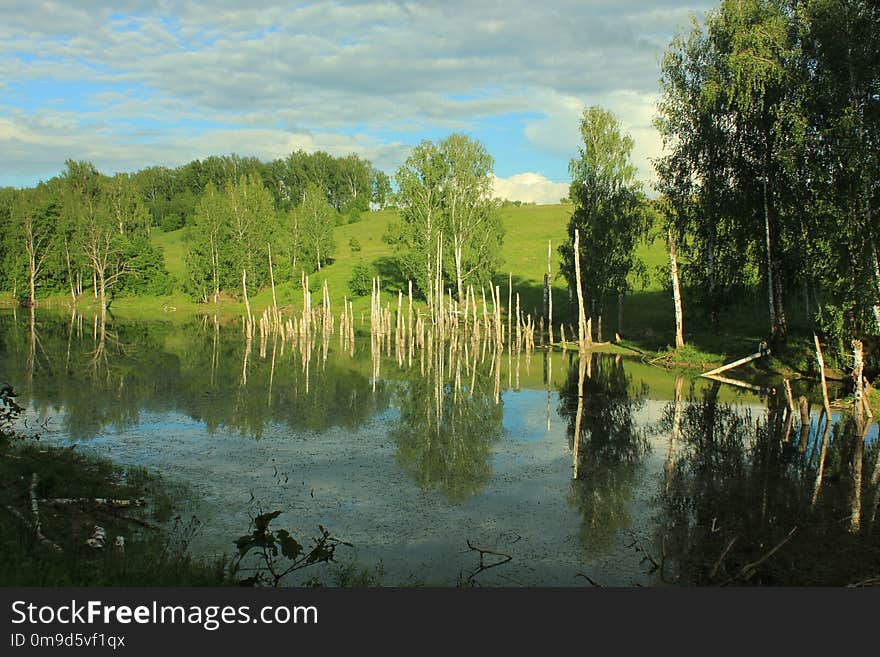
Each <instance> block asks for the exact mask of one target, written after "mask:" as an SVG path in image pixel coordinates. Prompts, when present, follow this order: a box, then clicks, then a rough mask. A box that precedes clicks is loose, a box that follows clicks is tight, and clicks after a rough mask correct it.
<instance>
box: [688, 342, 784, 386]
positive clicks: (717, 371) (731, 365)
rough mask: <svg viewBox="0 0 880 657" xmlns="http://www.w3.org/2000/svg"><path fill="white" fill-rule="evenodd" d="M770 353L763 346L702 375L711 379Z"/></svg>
mask: <svg viewBox="0 0 880 657" xmlns="http://www.w3.org/2000/svg"><path fill="white" fill-rule="evenodd" d="M769 355H770V349H769V348H764V347H762V348H761V349H759V350H758V351H756V352H755V353H753V354H752V355H750V356H746V357H744V358H740V359H739V360H735V361H733V362H732V363H728V364H727V365H722V366H721V367H716V368H715V369H714V370H709V371H708V372H703V373H702V374H701V375H700V376H704V377H706V378H709V379H711V378H713V377H717V376H718V375H719V374H721V373H722V372H726V371H727V370H732V369H733V368H735V367H739V366H740V365H745V364H746V363H750V362H752V361H753V360H757V359H758V358H761V357H762V356H769Z"/></svg>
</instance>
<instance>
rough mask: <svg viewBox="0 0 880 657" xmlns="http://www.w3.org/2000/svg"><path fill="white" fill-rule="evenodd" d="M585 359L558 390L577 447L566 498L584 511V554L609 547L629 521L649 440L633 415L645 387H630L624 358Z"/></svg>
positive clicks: (641, 402) (570, 436)
mask: <svg viewBox="0 0 880 657" xmlns="http://www.w3.org/2000/svg"><path fill="white" fill-rule="evenodd" d="M589 358H590V359H591V360H590V362H589V363H586V362H585V363H584V365H585V367H583V368H581V367H580V363H578V366H574V363H570V366H569V372H568V379H567V380H566V382H565V384H564V386H563V388H562V390H561V391H560V405H559V413H560V415H562V416H563V417H566V418H567V419H568V431H567V435H568V440H569V445H570V446H571V448H572V450H573V451H574V448H575V442H574V440H575V433H576V430H577V428H578V426H579V427H580V437H579V440H580V442H579V444H578V445H577V470H576V472H577V478H575V479H573V481H572V483H571V489H570V492H569V497H568V501H569V503H570V504H571V505H572V506H574V507H575V508H577V509H578V511H580V513H581V514H583V522H582V523H581V527H580V531H579V539H580V543H581V547H582V549H583V552H584V555H585V556H595V555H596V554H598V553H601V552H602V551H604V550H607V549H608V548H609V547H610V545H611V544H612V541H613V540H614V537H615V536H616V535H617V534H618V532H620V531H621V530H623V529H626V528H627V527H628V526H629V524H630V516H629V506H630V503H631V501H632V497H633V493H634V489H635V486H636V484H637V482H638V478H639V473H640V471H641V469H642V466H643V461H644V457H645V455H646V454H647V452H648V442H647V438H646V436H645V433H644V431H643V430H641V429H639V428H638V427H637V426H636V423H635V420H634V418H633V414H634V412H635V411H636V410H638V409H639V408H641V407H642V406H643V405H644V403H645V397H646V395H647V392H648V388H647V386H645V385H644V384H642V386H641V387H639V388H637V389H633V386H632V381H631V377H628V376H627V375H626V373H625V372H624V364H623V360H622V359H620V358H614V357H609V356H604V355H600V354H592V355H591V356H589ZM581 370H583V411H582V418H581V421H580V422H578V418H577V414H578V383H579V382H578V378H579V371H581Z"/></svg>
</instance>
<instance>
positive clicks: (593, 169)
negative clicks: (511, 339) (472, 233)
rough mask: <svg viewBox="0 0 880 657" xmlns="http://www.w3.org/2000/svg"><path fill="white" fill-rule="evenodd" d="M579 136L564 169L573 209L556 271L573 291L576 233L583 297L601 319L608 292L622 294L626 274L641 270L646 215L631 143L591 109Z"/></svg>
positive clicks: (604, 114) (603, 113) (605, 115)
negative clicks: (576, 149)
mask: <svg viewBox="0 0 880 657" xmlns="http://www.w3.org/2000/svg"><path fill="white" fill-rule="evenodd" d="M581 137H582V139H583V143H582V145H581V147H580V156H579V157H578V158H576V159H574V160H572V161H571V164H570V166H569V170H570V172H571V175H572V183H571V192H570V196H571V198H572V199H573V200H574V201H575V203H576V208H575V211H574V213H573V214H572V216H571V220H570V221H569V224H568V237H569V241H567V242H565V243H563V244H561V245H560V247H559V252H560V254H561V255H562V263H561V268H560V270H561V272H562V273H563V275H564V276H565V277H566V279H567V280H568V283H569V285H570V286H571V287H572V288H574V286H575V285H576V276H575V262H574V234H575V230H577V231H578V232H579V235H580V261H581V262H580V268H581V284H582V289H583V293H584V298H585V299H586V300H588V301H589V302H591V308H592V313H593V314H595V315H599V316H601V315H602V303H603V299H604V298H605V297H606V296H607V295H608V293H610V292H618V293H621V292H626V291H627V290H629V288H630V280H631V275H632V274H638V273H639V272H640V271H641V270H643V269H644V265H643V264H642V263H641V261H640V260H639V259H638V257H637V256H636V246H637V244H638V243H639V242H640V241H641V240H642V239H644V237H645V236H646V233H647V229H648V226H649V225H650V215H649V213H648V212H647V211H646V201H645V199H644V197H643V195H642V193H641V190H640V186H639V184H638V182H637V181H636V178H635V173H636V172H635V167H634V166H633V164H632V162H631V159H630V158H631V155H632V149H633V140H632V138H631V137H629V135H625V134H623V133H622V132H621V127H620V122H619V120H618V119H617V118H616V117H615V116H614V115H613V114H611V113H610V112H608V111H607V110H604V109H602V108H599V107H590V108H588V109H586V110H585V111H584V114H583V116H582V118H581Z"/></svg>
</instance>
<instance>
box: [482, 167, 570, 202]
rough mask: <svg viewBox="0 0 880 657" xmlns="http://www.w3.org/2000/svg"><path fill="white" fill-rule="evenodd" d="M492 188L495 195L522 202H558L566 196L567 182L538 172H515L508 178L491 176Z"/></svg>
mask: <svg viewBox="0 0 880 657" xmlns="http://www.w3.org/2000/svg"><path fill="white" fill-rule="evenodd" d="M492 189H493V191H494V194H495V196H496V197H498V198H500V199H505V200H508V201H522V202H524V203H537V204H538V205H542V204H546V203H559V199H561V198H563V197H565V196H568V183H557V182H553V181H552V180H549V179H548V178H547V177H545V176H543V175H541V174H540V173H517V174H514V175H512V176H510V177H509V178H499V177H498V176H492Z"/></svg>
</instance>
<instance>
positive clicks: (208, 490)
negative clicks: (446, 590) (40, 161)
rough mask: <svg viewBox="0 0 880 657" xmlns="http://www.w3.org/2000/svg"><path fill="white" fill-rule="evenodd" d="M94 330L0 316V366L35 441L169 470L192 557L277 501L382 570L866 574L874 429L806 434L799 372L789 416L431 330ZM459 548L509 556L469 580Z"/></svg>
mask: <svg viewBox="0 0 880 657" xmlns="http://www.w3.org/2000/svg"><path fill="white" fill-rule="evenodd" d="M99 324H100V323H99V321H98V320H97V319H95V318H93V317H91V316H89V317H83V316H81V315H80V316H74V317H64V316H60V315H56V314H51V313H42V312H38V313H37V314H36V317H35V319H34V322H33V323H32V322H31V320H30V314H29V313H28V312H26V311H25V312H21V311H20V310H19V311H17V312H13V311H11V310H8V311H7V310H4V311H2V312H0V336H2V337H0V354H2V365H0V382H8V383H10V384H11V385H12V386H13V387H14V388H15V390H16V391H17V392H18V393H19V402H20V403H22V405H24V406H25V407H26V408H28V409H29V411H30V417H29V419H28V424H29V426H30V427H32V428H33V427H34V426H37V425H43V427H44V428H43V429H42V430H41V431H42V434H43V440H47V441H51V442H54V443H64V444H67V443H72V442H73V443H76V444H77V445H78V447H77V449H81V450H83V451H87V452H91V453H95V454H98V455H101V456H106V457H109V458H111V459H112V460H114V461H116V462H118V463H121V464H131V465H140V466H145V467H148V468H151V469H155V470H157V471H159V472H161V473H162V475H163V476H164V477H165V478H167V479H168V481H169V482H172V483H175V484H181V485H184V486H185V487H186V489H187V491H188V492H187V494H186V496H185V499H184V502H183V504H184V508H183V510H182V513H183V514H184V515H185V516H186V517H189V516H191V515H194V516H195V517H196V518H197V519H198V521H199V523H200V525H199V531H198V532H197V534H196V535H195V537H194V538H193V541H192V543H191V549H192V550H193V551H194V552H196V553H198V554H204V555H215V554H223V553H226V554H231V553H232V552H233V550H234V541H235V539H236V538H238V536H240V535H241V534H244V533H246V531H247V529H248V525H249V521H250V519H251V518H252V517H253V516H254V515H255V514H257V513H259V512H260V511H273V510H281V511H282V514H281V515H280V516H279V517H278V519H277V520H276V521H275V523H274V524H277V526H279V527H285V528H287V529H289V530H290V531H291V533H292V534H293V535H294V536H296V537H298V538H300V541H301V542H304V541H305V539H306V538H307V537H310V536H314V535H316V533H317V527H318V525H323V526H325V527H327V528H328V529H330V530H331V531H332V533H333V534H334V535H335V536H337V537H339V538H341V539H343V540H345V541H347V542H350V543H351V544H352V545H353V547H352V548H347V547H346V548H340V549H339V552H338V553H337V554H338V557H339V558H340V559H341V560H342V561H343V562H349V561H356V562H357V564H358V565H359V566H361V567H365V568H368V569H371V570H375V569H379V570H378V571H377V572H380V574H381V581H382V582H383V583H385V584H392V585H410V584H422V585H432V586H455V585H457V584H476V585H484V586H489V585H501V586H545V585H552V586H574V585H576V586H583V585H591V584H598V585H603V586H614V585H618V586H620V585H623V586H630V585H644V586H648V585H669V584H678V585H704V584H724V583H735V584H745V583H748V584H768V585H769V584H789V585H797V584H847V583H854V582H857V581H860V580H861V579H864V578H865V577H869V576H876V575H877V574H880V539H878V535H880V532H878V531H877V530H876V529H875V528H874V520H875V517H876V515H877V507H878V501H880V462H878V449H877V431H876V427H869V428H868V431H867V432H866V433H865V436H864V438H863V437H862V435H861V434H859V433H858V432H856V431H855V430H854V428H853V426H852V423H848V422H847V421H846V420H847V418H846V416H845V414H842V413H838V412H837V411H835V413H834V414H833V418H832V419H833V422H832V425H831V426H829V427H828V431H827V432H826V431H825V425H826V424H828V423H827V422H826V421H825V418H824V413H820V410H821V407H822V404H821V395H820V394H819V393H817V391H816V390H815V389H814V388H813V387H811V386H810V385H809V384H807V383H804V382H798V381H795V382H793V386H794V397H795V399H797V398H798V397H800V396H801V395H804V396H805V397H807V399H808V400H809V402H810V404H811V413H810V422H809V426H801V423H800V418H799V416H797V415H794V414H791V413H790V412H789V411H788V410H787V409H788V406H787V402H786V401H785V396H784V394H783V393H782V388H781V387H777V384H779V383H781V381H772V380H769V381H757V382H752V383H753V384H755V385H756V386H757V387H758V388H759V389H760V390H761V391H760V392H754V391H750V390H746V389H740V388H737V387H733V386H728V385H724V384H720V383H717V382H710V381H708V380H705V379H700V378H689V377H688V376H682V375H676V374H675V373H671V372H667V371H666V370H663V369H661V368H658V367H655V366H652V365H650V364H648V363H646V362H644V360H643V359H642V358H640V357H638V356H637V355H636V354H633V356H625V355H611V354H600V353H593V354H591V355H589V356H588V357H587V358H585V359H584V362H583V363H582V362H580V360H579V358H578V354H577V352H572V351H566V352H563V351H560V350H559V349H555V350H552V351H548V350H542V349H539V350H536V351H534V352H532V353H531V354H529V355H526V354H524V353H523V354H519V355H517V354H515V353H511V352H510V351H505V352H502V353H501V355H500V357H497V354H496V353H495V351H494V350H493V349H492V348H491V347H489V348H486V347H485V346H484V345H476V344H473V345H467V344H465V345H464V346H462V345H456V346H455V348H454V349H453V348H451V347H449V346H448V345H446V344H445V343H444V344H442V345H438V346H437V347H435V348H433V349H432V350H431V351H430V353H428V350H425V349H423V350H415V351H410V350H409V349H404V351H403V353H400V352H399V351H396V350H395V349H394V348H393V347H392V348H390V349H388V350H383V352H382V355H381V357H379V359H378V362H377V359H376V358H375V357H374V353H373V352H374V350H373V349H371V340H370V338H369V336H366V337H358V338H357V339H356V341H355V345H354V349H353V350H352V349H350V348H348V347H345V348H341V346H340V345H341V343H339V342H337V341H336V339H335V338H333V337H331V338H330V339H329V340H328V341H327V343H325V344H322V343H321V342H320V341H318V342H317V343H316V344H306V345H302V344H300V345H297V344H295V342H292V341H289V340H281V339H279V338H277V337H273V336H268V337H267V339H265V340H262V341H261V340H258V339H254V340H253V341H251V342H250V343H248V342H247V341H246V340H245V338H244V336H243V332H242V326H241V323H240V322H226V323H224V322H220V321H217V320H215V319H214V318H210V317H205V318H197V319H195V318H194V319H192V320H189V321H180V320H177V321H173V322H172V321H167V322H161V321H152V322H134V321H113V320H109V321H108V323H107V324H106V325H105V326H104V327H103V328H102V327H100V326H99ZM359 328H360V327H359ZM579 390H582V391H583V394H582V395H581V396H579V394H578V392H579ZM579 402H580V403H579ZM575 435H578V437H579V440H577V441H575V440H574V436H575ZM469 544H470V546H474V547H478V548H480V549H483V550H489V551H492V552H497V553H500V554H502V555H507V556H510V557H511V558H510V560H509V561H506V563H503V564H502V565H498V566H497V567H492V568H488V569H483V570H482V571H479V572H477V571H478V570H479V568H478V567H479V564H480V555H479V553H478V552H477V551H475V550H473V549H470V548H469ZM504 559H506V556H499V555H491V554H486V556H485V561H484V566H486V565H489V564H491V563H494V562H497V561H501V560H504ZM325 576H326V577H328V578H332V573H331V572H330V571H327V572H326V573H325ZM292 583H295V582H292ZM328 583H332V579H331V580H330V581H328Z"/></svg>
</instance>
